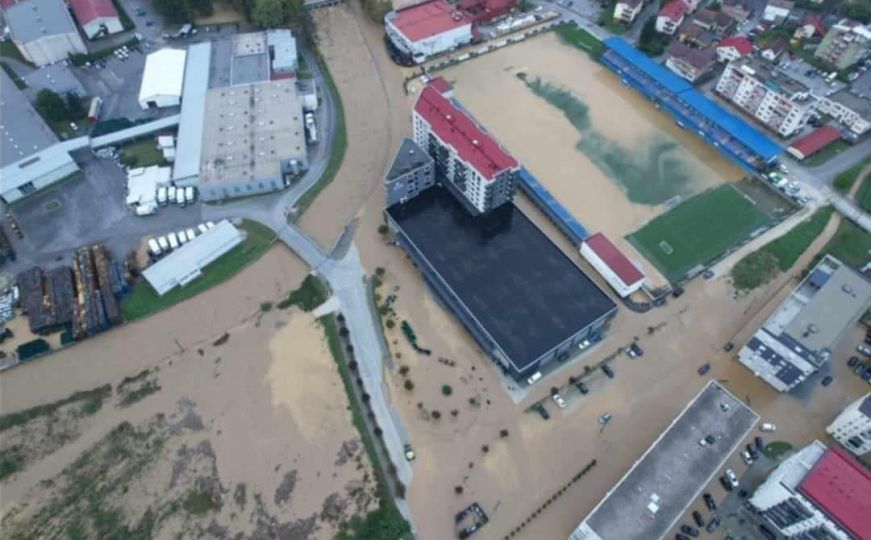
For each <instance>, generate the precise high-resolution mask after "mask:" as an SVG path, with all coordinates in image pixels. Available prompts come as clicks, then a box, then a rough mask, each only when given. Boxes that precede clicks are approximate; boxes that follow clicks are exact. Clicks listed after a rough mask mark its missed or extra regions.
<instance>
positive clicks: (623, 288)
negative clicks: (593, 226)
mask: <svg viewBox="0 0 871 540" xmlns="http://www.w3.org/2000/svg"><path fill="white" fill-rule="evenodd" d="M581 256H583V257H584V258H585V259H586V260H587V262H589V263H590V264H591V265H592V266H593V268H595V269H596V271H597V272H599V274H601V275H602V277H603V278H605V281H607V282H608V284H609V285H611V287H612V288H613V289H614V290H615V291H616V292H617V294H619V295H620V296H621V297H623V298H625V297H627V296H629V295H630V294H632V293H633V292H635V291H637V290H638V289H639V288H641V286H642V285H643V284H644V274H643V273H641V270H639V269H638V267H637V266H635V264H633V263H632V261H630V260H629V258H628V257H626V255H624V254H623V252H621V251H620V250H619V249H618V248H617V246H615V245H614V244H613V243H612V242H611V240H609V239H608V237H607V236H605V235H604V234H602V233H596V234H593V235H591V236H589V237H588V238H586V239H585V240H584V243H583V244H582V245H581Z"/></svg>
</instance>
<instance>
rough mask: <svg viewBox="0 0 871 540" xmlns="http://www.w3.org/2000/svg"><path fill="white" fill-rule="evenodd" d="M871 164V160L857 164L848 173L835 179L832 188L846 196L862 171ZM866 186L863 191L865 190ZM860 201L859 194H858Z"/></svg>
mask: <svg viewBox="0 0 871 540" xmlns="http://www.w3.org/2000/svg"><path fill="white" fill-rule="evenodd" d="M869 163H871V160H865V161H863V162H862V163H857V164H856V165H853V166H852V167H850V168H849V169H847V170H846V171H844V172H842V173H841V174H839V175H838V176H836V177H835V180H834V181H833V182H832V187H833V188H835V191H838V192H840V193H843V194H844V195H846V194H847V193H849V192H850V190H851V189H852V188H853V184H855V183H856V180H858V179H859V173H861V172H862V169H864V168H865V166H866V165H868V164H869ZM864 187H865V186H864V185H863V186H862V189H864ZM857 200H858V194H857Z"/></svg>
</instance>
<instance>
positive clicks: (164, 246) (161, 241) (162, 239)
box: [157, 236, 169, 251]
mask: <svg viewBox="0 0 871 540" xmlns="http://www.w3.org/2000/svg"><path fill="white" fill-rule="evenodd" d="M157 245H158V246H160V250H161V251H166V250H168V249H169V242H168V241H167V240H166V237H165V236H161V237H160V238H158V239H157Z"/></svg>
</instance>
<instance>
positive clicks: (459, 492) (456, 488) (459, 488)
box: [454, 486, 463, 495]
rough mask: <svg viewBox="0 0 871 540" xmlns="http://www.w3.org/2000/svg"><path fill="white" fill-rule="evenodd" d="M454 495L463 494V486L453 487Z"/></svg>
mask: <svg viewBox="0 0 871 540" xmlns="http://www.w3.org/2000/svg"><path fill="white" fill-rule="evenodd" d="M454 493H456V494H457V495H462V494H463V486H454Z"/></svg>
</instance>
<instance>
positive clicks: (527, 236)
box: [387, 186, 617, 372]
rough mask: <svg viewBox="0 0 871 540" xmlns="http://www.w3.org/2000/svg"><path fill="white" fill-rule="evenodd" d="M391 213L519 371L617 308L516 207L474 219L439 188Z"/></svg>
mask: <svg viewBox="0 0 871 540" xmlns="http://www.w3.org/2000/svg"><path fill="white" fill-rule="evenodd" d="M387 213H388V214H389V215H390V217H391V218H392V219H393V221H394V222H395V223H396V224H397V226H398V227H399V228H400V229H401V231H402V233H403V234H404V235H405V236H406V237H407V238H408V239H409V240H410V241H411V243H412V244H413V247H414V248H415V249H416V250H417V251H419V252H420V253H421V254H422V255H423V258H424V259H425V260H426V262H427V263H428V264H429V265H430V266H431V267H432V268H433V269H434V270H435V272H437V273H438V275H439V277H440V278H441V280H442V281H443V282H444V283H445V284H446V285H447V287H448V288H449V289H450V290H451V291H452V292H453V294H454V295H455V296H456V297H458V298H459V299H460V301H461V302H463V304H464V305H465V306H466V309H467V310H468V311H469V312H470V313H471V315H472V316H473V317H474V318H475V319H476V320H477V321H478V325H479V326H480V327H481V328H482V329H483V330H484V331H486V332H487V333H488V334H489V335H490V336H491V337H492V338H493V340H494V341H495V342H496V344H497V345H498V346H499V348H500V349H502V351H503V352H504V353H505V354H506V356H508V358H509V360H510V361H511V363H512V364H513V365H514V366H515V368H516V369H517V370H518V371H520V372H522V371H524V370H525V369H527V368H529V367H530V366H531V365H533V364H534V363H535V362H536V361H537V360H538V359H539V358H540V357H541V356H542V355H544V354H546V353H548V352H549V351H550V350H551V349H553V348H554V347H557V346H558V345H560V344H562V343H563V342H564V341H566V340H567V339H569V338H570V337H572V336H573V335H575V334H576V333H578V332H580V331H581V330H583V329H584V328H586V327H587V326H589V325H590V324H592V323H593V322H595V321H597V320H598V319H600V318H601V317H603V316H605V315H607V314H609V313H611V312H613V311H614V310H615V309H617V306H616V304H615V303H614V302H613V301H612V300H611V298H610V297H608V295H607V294H605V293H604V292H603V291H602V289H600V288H599V287H598V286H597V285H596V284H595V282H593V281H592V280H591V279H590V278H589V277H587V275H586V274H584V272H583V271H581V269H580V268H578V266H576V265H575V264H574V263H573V262H572V260H571V259H569V258H568V257H567V256H566V255H565V254H564V253H563V252H562V251H560V249H559V248H558V247H557V246H556V245H555V244H554V243H553V242H552V241H551V240H550V239H549V238H548V237H547V236H546V235H545V234H544V233H543V232H541V230H539V229H538V227H536V226H535V224H533V223H532V221H530V220H529V218H527V217H526V216H525V215H524V214H523V212H521V211H520V210H518V209H517V208H515V206H514V205H513V204H503V205H502V206H500V207H498V208H496V209H494V210H491V211H490V212H488V213H487V214H484V215H482V216H477V217H474V216H472V215H470V214H469V213H468V212H467V211H466V210H465V209H464V208H463V207H462V205H461V204H460V203H459V202H458V201H457V199H456V198H455V197H454V196H452V195H451V194H450V193H449V192H448V191H446V190H445V189H444V188H442V187H439V186H435V187H431V188H429V189H427V190H425V191H424V192H423V193H421V194H420V195H418V196H417V197H415V198H414V199H412V200H410V201H409V202H407V203H405V204H396V205H393V206H391V207H389V208H388V209H387Z"/></svg>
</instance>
